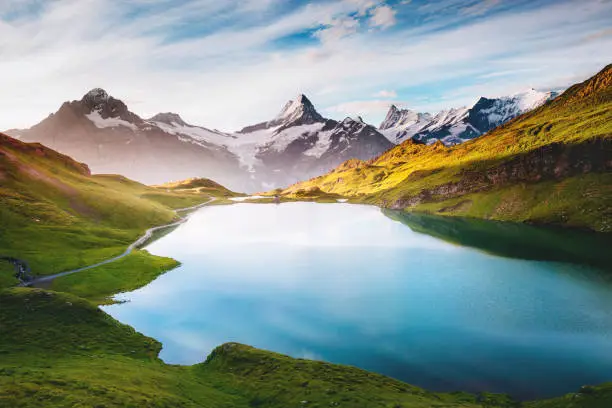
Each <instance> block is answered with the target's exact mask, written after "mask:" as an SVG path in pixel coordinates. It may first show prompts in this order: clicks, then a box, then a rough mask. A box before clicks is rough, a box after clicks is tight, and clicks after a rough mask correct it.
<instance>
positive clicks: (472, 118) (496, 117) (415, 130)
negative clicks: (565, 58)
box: [380, 89, 559, 145]
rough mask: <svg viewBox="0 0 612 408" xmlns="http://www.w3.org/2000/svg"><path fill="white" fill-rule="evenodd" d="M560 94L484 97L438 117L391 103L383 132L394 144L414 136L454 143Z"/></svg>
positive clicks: (426, 140) (424, 140) (423, 140)
mask: <svg viewBox="0 0 612 408" xmlns="http://www.w3.org/2000/svg"><path fill="white" fill-rule="evenodd" d="M558 94H559V93H558V92H540V91H537V90H535V89H528V90H526V91H523V92H519V93H516V94H513V95H510V96H504V97H500V98H485V97H482V98H480V99H479V100H478V102H476V104H475V105H474V106H472V107H471V108H469V109H468V108H467V107H462V108H453V109H447V110H442V111H440V112H439V113H437V114H436V115H434V116H431V115H430V114H428V113H416V112H414V111H411V110H409V109H401V110H400V109H398V108H397V107H396V106H395V105H391V107H390V108H389V112H388V113H387V117H386V118H385V120H384V121H383V122H382V123H381V125H380V131H381V133H383V134H384V135H385V136H386V137H387V138H388V139H389V140H390V141H391V142H393V143H401V142H403V141H404V140H406V139H408V138H412V139H415V140H419V141H422V142H425V143H433V142H435V141H436V140H441V141H442V142H443V143H444V144H446V145H453V144H457V143H461V142H463V141H465V140H468V139H472V138H474V137H477V136H480V135H482V134H483V133H486V132H488V131H489V130H491V129H493V128H496V127H497V126H499V125H501V124H503V123H505V122H507V121H509V120H511V119H514V118H515V117H517V116H519V115H522V114H523V113H526V112H529V111H531V110H533V109H536V108H538V107H540V106H541V105H543V104H544V103H546V102H547V101H549V100H551V99H553V98H555V97H556V96H557V95H558Z"/></svg>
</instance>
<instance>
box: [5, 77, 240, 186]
mask: <svg viewBox="0 0 612 408" xmlns="http://www.w3.org/2000/svg"><path fill="white" fill-rule="evenodd" d="M154 118H157V119H158V120H159V119H161V120H164V118H165V119H170V117H168V116H164V114H161V116H160V115H156V116H155V117H154ZM173 118H174V120H177V119H176V117H173ZM181 122H182V120H181ZM158 123H162V122H156V121H151V120H145V119H143V118H141V117H140V116H138V115H137V114H135V113H133V112H131V111H130V110H129V109H128V107H127V105H125V103H123V102H122V101H121V100H119V99H116V98H114V97H112V96H110V95H109V94H108V93H107V92H106V91H104V90H103V89H100V88H95V89H92V90H91V91H89V92H87V93H86V94H85V95H84V96H83V97H82V98H81V99H80V100H75V101H71V102H65V103H63V104H62V105H61V107H60V109H59V110H58V111H57V112H56V113H54V114H51V115H49V116H48V117H47V118H46V119H44V120H43V121H41V122H40V123H38V124H37V125H35V126H33V127H32V128H30V129H24V130H10V131H7V134H9V135H10V136H13V137H17V138H19V139H20V140H23V141H26V142H40V143H42V144H44V145H46V146H47V147H49V148H52V149H54V150H57V151H59V152H62V153H64V154H67V155H69V156H71V157H73V158H75V159H76V160H78V161H81V162H84V163H87V164H88V165H89V166H90V168H91V169H92V171H93V172H94V173H116V174H122V175H124V176H126V177H129V178H132V179H134V180H138V181H140V182H144V183H147V184H155V183H157V182H160V181H169V180H180V179H185V178H189V177H191V176H193V175H194V174H195V175H198V174H205V175H207V176H208V177H210V178H213V179H215V180H219V181H220V182H222V183H225V184H227V185H231V186H232V187H234V188H235V187H243V186H244V182H243V180H244V179H245V172H244V170H242V169H241V168H240V166H239V162H238V158H237V157H236V156H235V155H234V154H232V153H231V152H230V151H228V150H227V149H226V148H224V147H223V146H221V145H219V144H213V143H207V142H205V141H203V140H197V139H194V138H191V137H187V136H184V135H178V134H171V133H168V132H166V131H165V129H164V127H163V126H159V125H158ZM182 123H184V122H182ZM185 126H188V125H186V124H185ZM202 131H205V130H202Z"/></svg>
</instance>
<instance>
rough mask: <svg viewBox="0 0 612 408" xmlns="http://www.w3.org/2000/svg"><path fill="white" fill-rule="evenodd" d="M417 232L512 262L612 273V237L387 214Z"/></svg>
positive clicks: (508, 223)
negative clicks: (556, 264) (543, 262)
mask: <svg viewBox="0 0 612 408" xmlns="http://www.w3.org/2000/svg"><path fill="white" fill-rule="evenodd" d="M383 213H384V214H385V215H386V216H387V217H389V218H391V219H393V220H396V221H399V222H401V223H403V224H405V225H407V226H408V227H410V228H411V229H412V230H413V231H416V232H421V233H424V234H428V235H431V236H434V237H437V238H440V239H443V240H445V241H448V242H453V243H457V244H460V245H465V246H471V247H474V248H479V249H482V250H484V251H487V252H490V253H493V254H497V255H501V256H508V257H512V258H520V259H531V260H547V261H558V262H572V263H577V264H587V265H593V266H596V267H598V268H600V269H602V270H608V271H610V270H612V251H610V248H612V234H602V233H594V232H588V231H576V230H569V229H564V228H559V227H556V228H555V227H546V228H545V227H536V226H532V225H526V224H519V223H510V222H497V221H487V220H478V219H470V218H459V217H443V216H435V215H427V214H416V213H408V212H405V211H394V210H383Z"/></svg>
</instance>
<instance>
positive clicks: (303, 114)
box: [272, 94, 324, 125]
mask: <svg viewBox="0 0 612 408" xmlns="http://www.w3.org/2000/svg"><path fill="white" fill-rule="evenodd" d="M323 120H324V119H323V117H322V116H321V115H319V113H318V112H317V110H316V109H315V107H314V105H313V104H312V102H310V100H309V99H308V98H307V97H306V96H305V95H304V94H300V95H298V96H297V98H295V99H294V100H291V101H289V102H287V103H286V104H285V106H284V107H283V109H282V110H281V112H280V113H279V114H278V115H277V116H276V118H275V119H274V120H273V121H272V122H274V123H275V124H281V123H282V124H289V123H295V122H297V121H299V122H300V123H301V124H304V125H305V124H311V123H315V122H322V121H323Z"/></svg>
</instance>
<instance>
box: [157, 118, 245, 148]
mask: <svg viewBox="0 0 612 408" xmlns="http://www.w3.org/2000/svg"><path fill="white" fill-rule="evenodd" d="M156 117H157V115H156V116H154V117H153V118H151V121H150V122H149V123H151V124H153V125H155V126H157V127H158V128H160V129H161V130H163V131H164V132H166V133H169V134H171V135H183V136H189V137H191V138H193V139H196V140H199V141H200V142H207V143H211V144H216V145H221V146H226V147H227V146H228V144H230V143H231V141H232V140H233V139H236V136H232V135H229V134H227V133H223V132H218V131H214V130H209V129H206V128H203V127H199V126H192V125H188V124H186V123H185V122H182V120H181V122H182V123H180V122H170V123H166V122H160V121H154V120H152V119H155V118H156Z"/></svg>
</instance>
